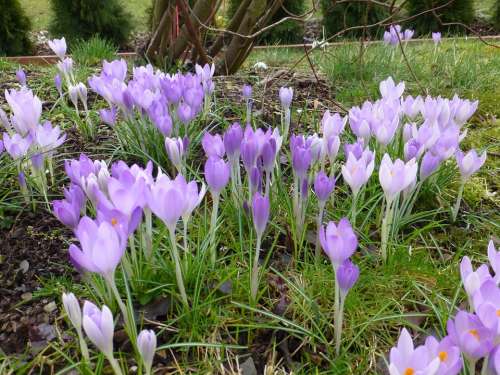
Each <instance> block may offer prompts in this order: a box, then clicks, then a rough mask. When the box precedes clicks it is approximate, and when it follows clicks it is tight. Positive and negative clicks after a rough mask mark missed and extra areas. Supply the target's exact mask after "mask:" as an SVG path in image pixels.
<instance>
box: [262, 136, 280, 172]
mask: <svg viewBox="0 0 500 375" xmlns="http://www.w3.org/2000/svg"><path fill="white" fill-rule="evenodd" d="M276 151H277V146H276V140H275V139H274V138H269V140H268V141H267V142H266V143H264V145H263V146H262V151H261V156H262V167H263V169H264V171H266V172H268V173H271V172H272V170H273V169H274V162H275V160H276Z"/></svg>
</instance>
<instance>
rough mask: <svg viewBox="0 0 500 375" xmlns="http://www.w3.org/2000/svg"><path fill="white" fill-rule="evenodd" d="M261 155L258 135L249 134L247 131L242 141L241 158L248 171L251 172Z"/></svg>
mask: <svg viewBox="0 0 500 375" xmlns="http://www.w3.org/2000/svg"><path fill="white" fill-rule="evenodd" d="M258 156H259V145H258V143H257V139H256V137H255V136H254V135H253V133H252V135H248V136H247V132H246V131H245V136H244V137H243V139H242V141H241V160H242V161H243V165H244V167H245V169H246V171H247V173H249V172H250V170H251V169H252V167H254V166H255V163H256V162H257V157H258Z"/></svg>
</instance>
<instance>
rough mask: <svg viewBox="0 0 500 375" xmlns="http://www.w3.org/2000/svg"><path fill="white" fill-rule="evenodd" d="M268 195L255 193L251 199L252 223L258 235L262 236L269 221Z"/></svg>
mask: <svg viewBox="0 0 500 375" xmlns="http://www.w3.org/2000/svg"><path fill="white" fill-rule="evenodd" d="M269 211H270V204H269V197H267V196H263V195H261V194H259V193H255V194H254V196H253V199H252V217H253V225H254V227H255V231H256V232H257V235H258V236H262V234H263V233H264V231H265V230H266V226H267V222H268V221H269Z"/></svg>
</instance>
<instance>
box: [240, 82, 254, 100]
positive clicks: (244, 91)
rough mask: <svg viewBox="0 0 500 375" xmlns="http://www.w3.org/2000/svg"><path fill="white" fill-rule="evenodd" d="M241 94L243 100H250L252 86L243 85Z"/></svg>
mask: <svg viewBox="0 0 500 375" xmlns="http://www.w3.org/2000/svg"><path fill="white" fill-rule="evenodd" d="M241 94H242V95H243V98H244V99H245V100H249V99H251V98H252V86H250V85H243V88H242V89H241Z"/></svg>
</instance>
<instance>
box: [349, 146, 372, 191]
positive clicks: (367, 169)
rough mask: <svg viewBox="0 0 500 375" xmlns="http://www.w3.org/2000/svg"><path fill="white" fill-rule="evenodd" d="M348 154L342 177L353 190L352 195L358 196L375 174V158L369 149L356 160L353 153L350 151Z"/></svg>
mask: <svg viewBox="0 0 500 375" xmlns="http://www.w3.org/2000/svg"><path fill="white" fill-rule="evenodd" d="M353 151H354V150H353ZM347 152H348V156H347V162H346V163H345V165H343V166H342V177H343V178H344V181H345V182H346V183H347V184H348V185H349V187H350V188H351V190H352V193H353V194H354V195H356V194H358V192H359V190H360V189H361V187H362V186H363V185H365V184H366V183H367V182H368V179H369V178H370V176H371V175H372V173H373V169H374V168H375V156H374V154H373V152H371V151H370V150H369V149H368V148H366V149H365V150H364V151H363V152H362V154H361V155H360V157H359V158H356V156H355V153H353V152H352V151H350V150H348V151H347Z"/></svg>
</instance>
